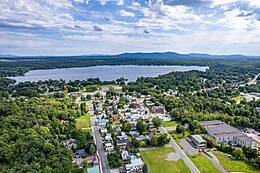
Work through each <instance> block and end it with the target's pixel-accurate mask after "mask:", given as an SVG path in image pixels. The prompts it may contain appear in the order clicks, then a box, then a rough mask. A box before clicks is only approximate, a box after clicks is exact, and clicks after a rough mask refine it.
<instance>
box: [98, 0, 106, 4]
mask: <svg viewBox="0 0 260 173" xmlns="http://www.w3.org/2000/svg"><path fill="white" fill-rule="evenodd" d="M107 1H108V0H99V2H100V4H101V5H106V3H107Z"/></svg>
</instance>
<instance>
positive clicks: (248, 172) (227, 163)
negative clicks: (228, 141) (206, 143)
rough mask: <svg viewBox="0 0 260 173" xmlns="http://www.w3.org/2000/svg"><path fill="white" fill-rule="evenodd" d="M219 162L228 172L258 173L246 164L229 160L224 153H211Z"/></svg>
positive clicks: (258, 172) (259, 172)
mask: <svg viewBox="0 0 260 173" xmlns="http://www.w3.org/2000/svg"><path fill="white" fill-rule="evenodd" d="M212 152H213V153H214V154H215V156H216V157H217V158H218V160H219V161H220V164H221V165H222V166H223V167H224V168H226V169H227V170H228V171H229V172H244V173H260V171H259V170H257V169H256V168H254V167H252V166H250V165H248V164H246V163H245V162H243V161H239V160H231V159H230V158H229V157H228V156H226V155H225V153H222V152H219V151H212Z"/></svg>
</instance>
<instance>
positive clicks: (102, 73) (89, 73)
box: [13, 65, 208, 82]
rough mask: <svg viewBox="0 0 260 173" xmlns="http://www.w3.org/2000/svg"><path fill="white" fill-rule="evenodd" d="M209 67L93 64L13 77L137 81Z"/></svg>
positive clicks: (37, 71) (26, 78) (21, 78)
mask: <svg viewBox="0 0 260 173" xmlns="http://www.w3.org/2000/svg"><path fill="white" fill-rule="evenodd" d="M207 68H208V67H197V66H137V65H129V66H93V67H80V68H62V69H49V70H32V71H29V72H28V73H26V74H25V76H18V77H13V79H15V80H16V81H17V82H24V81H39V80H48V79H53V80H55V79H56V80H59V79H64V80H66V81H69V80H86V79H88V78H95V77H98V78H99V79H100V80H102V81H111V80H116V79H118V78H120V77H124V78H125V79H128V81H135V80H136V79H137V78H138V77H156V76H158V75H161V74H166V73H169V72H172V71H190V70H199V71H205V70H206V69H207Z"/></svg>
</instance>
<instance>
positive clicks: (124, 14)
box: [119, 9, 135, 17]
mask: <svg viewBox="0 0 260 173" xmlns="http://www.w3.org/2000/svg"><path fill="white" fill-rule="evenodd" d="M119 14H120V15H121V16H124V17H135V14H134V13H132V12H128V11H125V10H124V9H122V10H120V11H119Z"/></svg>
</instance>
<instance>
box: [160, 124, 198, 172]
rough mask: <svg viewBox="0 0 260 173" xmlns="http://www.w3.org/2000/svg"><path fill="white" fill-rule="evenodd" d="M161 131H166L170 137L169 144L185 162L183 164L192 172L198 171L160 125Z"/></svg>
mask: <svg viewBox="0 0 260 173" xmlns="http://www.w3.org/2000/svg"><path fill="white" fill-rule="evenodd" d="M160 130H161V132H162V133H166V134H167V135H168V136H169V137H170V138H171V141H170V144H171V146H172V147H173V148H174V149H175V151H176V152H177V153H178V154H179V156H180V158H181V159H182V160H183V161H184V162H185V164H186V165H187V166H188V167H189V169H190V171H191V172H192V173H200V171H199V170H198V168H196V166H195V165H194V164H193V163H192V162H191V160H190V159H189V158H188V157H187V155H186V154H185V153H184V152H183V151H182V149H181V148H180V147H179V146H178V145H177V144H176V142H175V141H174V140H173V139H172V137H171V136H170V135H169V133H168V132H167V131H166V129H165V128H163V127H160Z"/></svg>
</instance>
